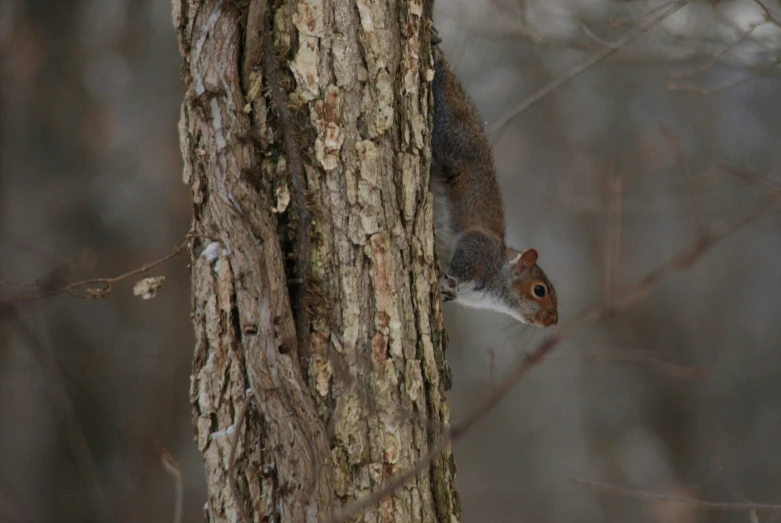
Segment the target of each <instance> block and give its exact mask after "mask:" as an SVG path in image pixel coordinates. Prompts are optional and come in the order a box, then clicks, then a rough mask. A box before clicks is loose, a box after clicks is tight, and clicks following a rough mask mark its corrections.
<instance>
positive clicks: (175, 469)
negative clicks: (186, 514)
mask: <svg viewBox="0 0 781 523" xmlns="http://www.w3.org/2000/svg"><path fill="white" fill-rule="evenodd" d="M160 461H161V462H162V464H163V468H164V469H165V471H166V472H168V473H169V474H170V475H171V477H172V478H174V486H175V487H176V499H175V501H174V523H182V507H183V506H184V487H183V486H182V469H181V468H180V467H179V463H177V462H176V460H175V459H174V457H173V456H172V455H171V453H170V452H168V451H167V450H166V449H165V448H164V447H163V446H162V445H161V446H160Z"/></svg>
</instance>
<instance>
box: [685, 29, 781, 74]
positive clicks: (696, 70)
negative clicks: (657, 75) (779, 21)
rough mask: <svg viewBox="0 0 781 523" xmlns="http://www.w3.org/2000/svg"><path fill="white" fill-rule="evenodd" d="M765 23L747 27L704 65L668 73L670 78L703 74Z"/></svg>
mask: <svg viewBox="0 0 781 523" xmlns="http://www.w3.org/2000/svg"><path fill="white" fill-rule="evenodd" d="M766 23H767V21H763V22H760V23H755V24H751V26H749V28H748V29H747V30H745V31H743V33H741V34H740V36H738V38H737V39H736V40H734V41H733V42H730V43H729V44H727V45H726V46H724V48H723V49H722V50H721V51H719V52H718V53H716V54H714V55H713V56H711V57H710V59H709V60H707V61H706V62H705V63H704V64H700V65H699V66H697V67H694V68H692V69H690V70H688V71H677V72H676V71H672V72H670V77H671V78H675V79H676V80H681V79H683V78H691V77H692V76H696V75H698V74H701V73H704V72H705V71H707V70H708V69H710V68H711V67H713V66H714V65H715V64H716V62H718V61H719V60H720V59H721V58H724V55H726V54H727V53H728V52H730V51H731V50H732V49H733V48H734V47H735V46H737V45H740V44H741V43H743V42H745V41H746V38H748V37H749V36H751V33H753V32H754V30H755V29H756V28H757V27H759V26H760V25H764V24H766Z"/></svg>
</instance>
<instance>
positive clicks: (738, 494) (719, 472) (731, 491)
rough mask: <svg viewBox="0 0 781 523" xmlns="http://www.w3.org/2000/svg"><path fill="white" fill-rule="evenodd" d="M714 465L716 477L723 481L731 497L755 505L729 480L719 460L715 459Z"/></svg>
mask: <svg viewBox="0 0 781 523" xmlns="http://www.w3.org/2000/svg"><path fill="white" fill-rule="evenodd" d="M712 464H713V470H714V471H715V472H716V475H717V476H718V477H719V479H720V480H721V484H722V485H724V488H725V489H727V492H729V494H730V496H732V497H733V498H735V499H740V500H743V501H744V502H746V503H753V501H751V500H750V499H748V498H747V497H746V496H745V494H743V493H742V492H740V491H739V490H738V489H736V488H735V487H734V485H733V484H732V482H731V481H730V480H729V478H727V472H726V471H725V470H724V467H723V466H722V464H721V461H719V458H713V461H712Z"/></svg>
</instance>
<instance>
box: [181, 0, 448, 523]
mask: <svg viewBox="0 0 781 523" xmlns="http://www.w3.org/2000/svg"><path fill="white" fill-rule="evenodd" d="M173 1H174V22H175V25H176V28H177V31H178V34H179V42H180V47H181V51H182V54H183V56H184V62H185V64H184V80H185V84H186V94H185V100H184V103H183V105H182V115H181V122H180V135H181V145H182V155H183V158H184V181H185V183H187V184H188V185H189V186H190V188H191V190H192V195H193V205H194V208H193V210H194V218H193V235H194V236H195V238H194V240H193V248H192V252H191V256H192V282H193V283H192V284H193V304H192V307H193V313H192V317H193V323H194V328H195V334H196V347H195V357H194V362H193V371H192V372H193V374H192V388H191V401H192V404H193V408H194V419H193V422H194V424H195V427H196V439H197V443H198V447H199V449H200V450H201V451H202V452H203V455H204V461H205V466H206V478H207V484H208V492H209V499H208V502H207V504H206V507H205V512H206V514H207V518H208V519H209V520H210V521H241V520H242V517H241V513H242V511H244V512H246V513H247V514H249V519H251V520H252V521H275V522H276V521H285V522H287V521H290V522H295V523H297V522H303V521H325V520H326V519H327V517H328V516H329V515H332V514H333V513H334V512H335V511H338V510H339V509H340V508H341V507H342V506H345V505H348V504H350V503H352V502H355V501H356V500H360V499H362V498H363V497H365V496H367V495H368V494H369V493H371V492H374V491H376V490H378V489H380V488H382V486H383V485H385V484H387V482H388V481H389V480H390V479H391V478H392V477H394V476H396V475H397V474H399V473H402V472H404V471H406V470H408V469H409V468H411V467H412V466H413V464H414V463H415V462H416V460H417V459H418V458H419V457H421V456H423V455H424V454H426V453H427V451H428V449H429V448H430V447H431V445H432V444H433V443H434V442H435V441H437V438H438V437H439V434H441V432H442V430H443V429H444V428H445V427H446V425H447V420H448V407H447V403H446V401H445V395H444V392H445V390H446V389H447V387H448V386H449V374H448V372H449V371H448V368H447V366H446V364H445V362H444V357H443V349H444V345H445V333H444V331H443V327H442V321H441V314H440V309H439V302H438V291H437V282H438V273H437V270H436V259H435V254H434V242H433V209H432V204H433V201H432V197H431V194H430V192H429V190H428V179H429V164H430V138H431V133H430V124H431V123H430V122H431V119H430V108H431V105H430V100H431V99H430V79H431V74H432V71H431V59H430V46H429V44H428V27H427V22H426V20H424V16H423V8H424V6H423V1H422V0H406V1H403V0H382V1H378V0H373V1H368V0H356V2H355V3H353V2H347V1H343V0H299V1H298V2H292V1H288V2H276V3H274V5H272V6H270V7H271V8H270V9H269V10H267V9H266V7H265V0H249V1H248V0H231V1H229V0H173ZM280 3H281V4H282V5H281V6H279V7H276V6H277V5H278V4H280ZM264 16H269V17H271V24H272V27H273V42H274V47H275V53H274V54H275V55H276V56H275V57H274V60H275V62H276V63H277V64H278V65H279V67H280V69H281V71H282V74H281V78H279V79H274V80H270V78H269V75H268V74H265V72H264V71H266V69H265V68H263V67H261V60H260V55H261V52H260V51H259V50H260V49H262V45H261V43H262V34H263V33H262V27H263V19H264ZM273 76H274V75H273V74H272V78H273ZM274 81H276V82H277V83H278V84H279V86H281V87H282V88H283V89H284V90H285V91H286V92H285V94H286V95H287V106H288V108H289V110H290V114H291V115H292V123H294V124H295V127H296V129H295V130H296V135H295V136H296V140H295V141H296V142H297V143H298V148H299V150H300V156H301V159H302V160H303V165H304V170H305V176H306V180H305V182H306V199H307V209H308V211H309V213H310V214H311V216H312V225H311V227H309V230H308V232H307V234H308V236H307V237H308V238H311V254H310V255H309V257H308V259H306V260H304V261H305V262H306V263H305V264H304V265H305V266H307V275H306V278H305V281H306V287H305V288H306V294H305V299H304V304H303V305H304V306H303V307H301V304H300V303H298V302H297V300H295V299H294V300H292V302H293V305H294V306H293V307H291V299H290V297H289V294H288V287H290V289H295V287H296V285H297V282H295V281H291V280H292V278H291V277H290V276H291V274H292V272H291V271H289V270H288V268H289V267H290V266H292V265H294V264H293V263H292V262H291V261H290V258H291V257H292V258H295V256H296V255H298V254H300V253H297V252H292V246H293V245H295V240H296V238H297V234H298V232H299V231H298V229H299V227H298V226H299V224H300V223H302V221H303V222H304V223H305V221H304V220H301V219H300V218H301V216H300V215H301V214H302V213H301V212H297V211H300V210H299V209H296V205H295V191H294V186H293V185H292V184H291V181H290V175H289V172H288V171H289V166H290V165H291V164H292V163H293V161H294V160H295V159H291V158H290V152H289V151H288V149H286V148H285V147H284V145H285V144H284V143H283V142H284V140H283V135H284V132H285V126H286V122H285V118H281V117H279V112H278V111H277V110H276V109H277V108H276V107H274V106H272V104H271V103H270V101H269V98H268V94H269V89H270V88H271V87H272V85H271V84H272V82H274ZM287 123H288V124H289V123H290V122H287ZM305 232H306V231H305ZM302 310H304V311H305V314H301V311H302ZM294 311H295V312H296V313H297V314H299V316H298V317H300V318H304V319H305V320H306V321H305V322H303V323H301V324H300V326H302V327H303V330H301V331H300V332H299V336H298V339H299V340H300V343H299V344H296V343H295V341H294V340H295V339H296V329H295V327H294V321H293V318H294ZM303 334H305V335H303ZM248 391H251V392H252V395H253V398H254V399H253V401H252V402H251V404H250V405H251V406H250V408H249V409H248V410H247V415H246V417H245V418H244V421H243V423H240V424H239V423H237V421H238V420H237V418H238V417H240V415H241V411H242V407H243V406H244V405H245V397H246V394H247V393H248ZM234 434H235V435H236V436H237V442H238V444H237V447H236V458H235V465H234V467H233V475H234V479H232V480H231V479H230V478H229V469H230V463H229V457H230V456H229V454H230V450H231V445H232V442H233V440H234ZM233 484H235V486H236V494H235V495H234V494H233V493H232V488H231V487H232V485H233ZM459 517H460V509H459V504H458V495H457V492H456V490H455V482H454V466H453V461H452V456H451V455H450V454H449V453H448V454H445V455H443V456H441V457H440V458H439V459H437V460H435V461H434V462H433V464H432V465H431V466H430V467H427V468H425V469H423V470H422V471H421V472H420V473H418V474H417V475H416V477H415V478H414V479H413V480H412V481H410V482H409V483H407V484H406V485H404V487H403V488H401V489H399V490H397V491H396V492H395V493H393V495H392V496H390V497H388V498H386V499H385V500H384V501H382V502H381V503H380V504H379V506H372V507H369V508H368V509H367V510H366V511H365V512H364V513H362V514H361V515H360V516H359V517H358V518H357V519H353V521H388V522H390V521H398V522H406V521H410V522H412V521H414V522H418V521H447V522H451V521H458V519H459Z"/></svg>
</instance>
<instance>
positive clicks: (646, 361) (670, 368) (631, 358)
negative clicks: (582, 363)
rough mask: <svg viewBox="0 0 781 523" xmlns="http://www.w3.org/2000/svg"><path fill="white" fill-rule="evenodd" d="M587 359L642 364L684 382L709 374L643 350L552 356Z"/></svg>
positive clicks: (557, 358)
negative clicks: (662, 358)
mask: <svg viewBox="0 0 781 523" xmlns="http://www.w3.org/2000/svg"><path fill="white" fill-rule="evenodd" d="M573 358H577V359H585V360H589V361H593V362H599V363H614V362H631V363H640V364H642V365H645V366H647V367H648V368H649V369H651V370H653V371H655V372H658V373H659V374H661V375H663V376H667V377H669V378H676V379H683V380H699V379H703V378H705V377H707V375H708V373H709V369H708V367H703V366H696V367H687V366H684V365H678V364H675V363H670V362H668V361H664V360H661V359H659V358H656V357H654V356H651V355H650V354H648V352H647V351H645V350H642V349H630V350H627V349H619V350H610V349H605V350H593V351H587V352H584V353H582V354H573V355H564V356H551V357H550V359H551V360H552V361H553V360H567V359H573Z"/></svg>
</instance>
